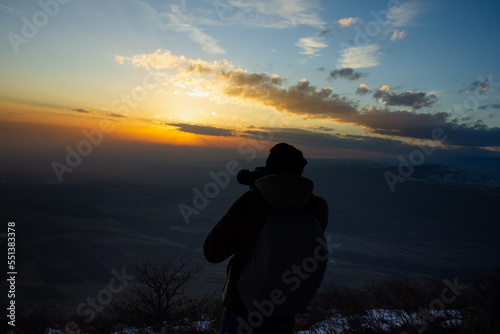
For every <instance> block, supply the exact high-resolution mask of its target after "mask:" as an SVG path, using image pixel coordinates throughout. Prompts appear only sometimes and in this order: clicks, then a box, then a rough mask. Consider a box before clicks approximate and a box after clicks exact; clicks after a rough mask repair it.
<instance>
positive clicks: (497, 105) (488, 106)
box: [477, 103, 500, 110]
mask: <svg viewBox="0 0 500 334" xmlns="http://www.w3.org/2000/svg"><path fill="white" fill-rule="evenodd" d="M477 109H479V110H485V109H500V103H495V104H485V105H482V106H479V107H477Z"/></svg>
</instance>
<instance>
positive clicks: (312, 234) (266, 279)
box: [238, 209, 328, 318]
mask: <svg viewBox="0 0 500 334" xmlns="http://www.w3.org/2000/svg"><path fill="white" fill-rule="evenodd" d="M327 261H328V249H327V245H326V241H325V238H324V235H323V230H322V228H321V226H320V223H319V221H318V220H317V219H316V218H315V217H314V216H313V215H312V214H310V213H309V212H307V211H306V210H305V209H302V210H297V209H293V210H291V209H287V210H274V211H273V212H272V213H271V214H270V215H269V217H268V218H267V220H266V222H265V223H264V225H263V226H262V229H261V231H260V234H259V237H258V238H257V242H256V244H255V247H254V249H253V252H252V255H251V256H250V259H249V260H248V262H247V263H246V264H245V265H244V267H243V270H242V272H241V275H240V278H239V281H238V290H239V292H240V295H241V299H242V300H243V303H244V305H245V307H246V310H247V312H248V314H249V315H250V314H252V312H259V313H261V314H262V315H263V316H264V317H267V318H268V317H275V316H288V315H295V314H297V313H302V312H304V311H305V310H306V308H307V307H308V306H309V303H310V302H311V300H312V298H313V296H314V294H315V292H316V290H317V289H318V288H319V286H320V284H321V282H322V280H323V276H324V273H325V270H326V265H327Z"/></svg>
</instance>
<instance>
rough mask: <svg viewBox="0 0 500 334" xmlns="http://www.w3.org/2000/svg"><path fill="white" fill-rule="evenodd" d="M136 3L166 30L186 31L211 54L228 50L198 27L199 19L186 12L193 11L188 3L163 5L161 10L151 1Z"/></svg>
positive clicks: (136, 1) (140, 0)
mask: <svg viewBox="0 0 500 334" xmlns="http://www.w3.org/2000/svg"><path fill="white" fill-rule="evenodd" d="M135 3H136V4H138V5H139V6H140V7H141V10H144V11H145V12H147V13H148V15H149V16H150V20H151V21H152V22H154V23H156V24H157V25H158V27H159V28H160V29H162V30H165V31H175V32H181V33H182V32H183V33H186V34H187V36H188V37H189V38H190V39H191V40H192V41H194V42H195V43H197V44H199V45H200V46H201V49H202V50H203V51H205V52H208V53H210V54H220V53H225V52H226V50H225V49H224V48H222V47H220V46H219V45H218V42H217V40H216V39H215V38H213V37H212V36H210V35H209V34H207V33H205V32H204V31H203V30H202V29H201V28H199V27H197V26H196V25H195V24H194V23H193V22H198V20H196V19H194V18H192V17H190V16H188V15H187V14H186V13H191V12H190V11H188V10H186V8H185V5H186V3H184V2H182V3H181V4H182V5H183V6H182V7H181V6H179V5H175V4H173V5H170V6H162V7H161V8H162V9H161V10H158V9H156V8H154V7H152V6H151V5H150V4H149V3H146V2H145V1H142V0H135Z"/></svg>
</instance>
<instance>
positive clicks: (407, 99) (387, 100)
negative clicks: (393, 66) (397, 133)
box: [373, 86, 437, 110]
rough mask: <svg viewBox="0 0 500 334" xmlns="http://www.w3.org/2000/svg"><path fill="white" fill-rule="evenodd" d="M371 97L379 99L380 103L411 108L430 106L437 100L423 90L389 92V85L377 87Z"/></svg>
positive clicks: (434, 96)
mask: <svg viewBox="0 0 500 334" xmlns="http://www.w3.org/2000/svg"><path fill="white" fill-rule="evenodd" d="M373 97H374V98H376V99H380V100H381V102H382V103H384V104H385V105H388V106H405V107H411V108H412V109H413V110H418V109H421V108H423V107H430V106H432V105H433V104H434V103H435V102H436V101H437V96H436V95H434V94H430V95H428V94H427V93H425V92H412V91H406V92H404V93H400V94H398V93H391V92H390V88H389V86H382V87H381V88H379V89H377V90H376V91H375V93H374V94H373Z"/></svg>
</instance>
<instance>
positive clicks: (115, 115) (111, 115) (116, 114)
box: [107, 113, 128, 118]
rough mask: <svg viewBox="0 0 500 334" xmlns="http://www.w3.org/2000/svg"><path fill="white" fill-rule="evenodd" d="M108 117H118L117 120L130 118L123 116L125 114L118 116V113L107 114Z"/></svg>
mask: <svg viewBox="0 0 500 334" xmlns="http://www.w3.org/2000/svg"><path fill="white" fill-rule="evenodd" d="M107 115H108V116H110V117H116V118H128V116H126V115H123V114H118V113H110V114H107Z"/></svg>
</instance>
